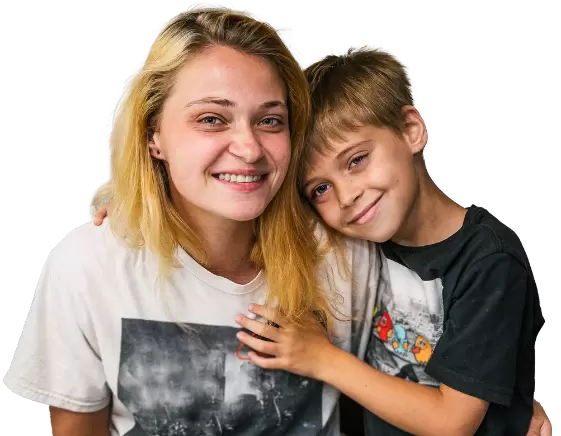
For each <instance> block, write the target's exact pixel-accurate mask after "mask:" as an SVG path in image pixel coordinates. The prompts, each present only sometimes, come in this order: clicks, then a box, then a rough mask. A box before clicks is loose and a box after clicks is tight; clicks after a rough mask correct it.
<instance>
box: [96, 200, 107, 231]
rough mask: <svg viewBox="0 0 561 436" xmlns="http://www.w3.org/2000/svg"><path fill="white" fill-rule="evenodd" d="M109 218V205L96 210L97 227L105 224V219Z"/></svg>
mask: <svg viewBox="0 0 561 436" xmlns="http://www.w3.org/2000/svg"><path fill="white" fill-rule="evenodd" d="M106 216H107V205H106V204H104V205H102V206H100V208H99V209H98V210H96V212H95V215H94V220H93V222H94V224H95V225H96V226H100V225H101V224H102V223H103V220H104V218H105V217H106Z"/></svg>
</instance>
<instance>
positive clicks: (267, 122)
mask: <svg viewBox="0 0 561 436" xmlns="http://www.w3.org/2000/svg"><path fill="white" fill-rule="evenodd" d="M260 123H261V124H263V125H264V126H267V127H276V126H278V125H279V124H281V120H279V119H278V118H273V117H268V118H263V119H262V120H261V121H260Z"/></svg>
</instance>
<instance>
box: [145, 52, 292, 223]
mask: <svg viewBox="0 0 561 436" xmlns="http://www.w3.org/2000/svg"><path fill="white" fill-rule="evenodd" d="M149 146H150V153H151V155H152V156H153V157H155V158H157V159H161V160H163V161H164V162H165V164H166V167H167V170H168V174H169V179H170V189H171V196H172V201H173V202H174V204H175V205H176V207H178V209H179V210H180V211H184V212H185V213H187V214H188V216H189V218H191V219H195V220H196V221H197V222H198V223H199V224H201V223H205V222H207V221H208V220H215V219H216V218H222V219H225V220H230V221H249V220H253V219H255V218H257V217H258V216H259V215H261V214H262V213H263V211H264V210H265V208H266V207H267V205H268V204H269V202H270V201H271V200H272V199H273V197H274V196H275V194H276V193H277V192H278V190H279V188H280V186H281V184H282V182H283V180H284V177H285V175H286V172H287V169H288V164H289V161H290V131H289V125H288V109H287V94H286V89H285V86H284V83H283V81H282V80H281V79H280V77H279V75H278V73H277V72H276V70H275V68H274V67H273V66H272V65H270V64H269V63H268V62H267V61H266V60H264V59H262V58H259V57H256V56H251V55H247V54H244V53H241V52H239V51H237V50H234V49H232V48H229V47H223V46H217V47H212V48H210V49H207V50H205V51H203V52H202V53H200V54H198V55H196V56H195V57H194V58H193V59H192V60H191V61H189V62H188V63H187V64H186V65H185V66H184V67H183V68H182V69H181V70H180V72H179V74H178V76H177V78H176V83H175V85H174V88H173V90H172V91H171V94H170V96H169V97H168V99H167V100H166V102H165V103H164V107H163V110H162V113H161V116H160V120H159V124H158V126H157V129H156V133H155V134H154V137H153V140H152V141H151V142H150V144H149Z"/></svg>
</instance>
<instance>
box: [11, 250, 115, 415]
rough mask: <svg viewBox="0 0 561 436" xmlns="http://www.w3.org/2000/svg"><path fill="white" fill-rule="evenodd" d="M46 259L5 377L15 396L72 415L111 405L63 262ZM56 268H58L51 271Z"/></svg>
mask: <svg viewBox="0 0 561 436" xmlns="http://www.w3.org/2000/svg"><path fill="white" fill-rule="evenodd" d="M53 257H56V256H53V253H51V255H50V256H49V259H47V262H46V264H45V266H44V267H43V271H42V273H41V276H40V279H39V283H38V285H37V289H36V291H35V296H34V299H33V303H32V305H31V309H30V312H29V314H28V317H27V320H26V322H25V326H24V329H23V333H22V335H21V337H20V340H19V343H18V346H17V349H16V352H15V355H14V358H13V360H12V364H11V366H10V369H9V371H8V373H7V375H6V377H5V378H4V383H5V384H6V386H7V387H8V388H9V389H10V390H12V391H13V392H14V393H16V394H18V395H21V396H22V397H25V398H28V399H30V400H33V401H37V402H40V403H44V404H47V405H49V406H55V407H58V408H62V409H66V410H71V411H75V412H95V411H98V410H101V409H103V408H104V407H105V406H107V404H109V400H110V394H109V389H108V387H107V384H106V379H105V374H104V370H103V365H102V363H101V360H100V358H99V356H98V354H97V353H96V352H95V351H94V348H93V347H92V344H91V343H90V342H89V341H88V339H87V337H86V335H85V334H84V330H83V328H82V326H83V325H85V323H87V319H86V317H87V310H86V308H85V307H84V305H83V304H81V299H80V298H79V295H77V292H72V291H76V289H73V288H72V286H73V283H72V279H71V275H70V274H69V273H66V274H64V275H63V276H61V274H58V273H57V268H60V267H62V265H60V263H61V259H56V260H55V259H53ZM55 267H57V268H55Z"/></svg>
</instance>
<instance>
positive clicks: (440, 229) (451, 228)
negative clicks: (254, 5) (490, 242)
mask: <svg viewBox="0 0 561 436" xmlns="http://www.w3.org/2000/svg"><path fill="white" fill-rule="evenodd" d="M418 174H419V191H418V192H417V198H416V200H415V202H414V204H413V207H412V209H411V211H410V212H409V215H408V217H407V218H406V220H405V222H404V223H403V225H402V226H401V228H400V229H399V230H398V232H397V233H396V234H395V235H394V236H393V237H392V238H391V240H392V242H395V243H396V244H399V245H405V246H411V247H421V246H425V245H431V244H436V243H438V242H441V241H444V240H445V239H447V238H449V237H450V236H452V235H453V234H454V233H456V232H457V231H458V230H460V228H461V227H462V225H463V223H464V218H465V216H466V212H467V211H466V209H465V208H463V207H462V206H460V205H459V204H457V203H456V202H454V201H453V200H452V199H451V198H449V197H448V196H447V195H446V194H444V192H442V191H441V190H440V189H439V188H438V186H436V184H435V183H434V182H433V181H432V179H431V178H430V176H429V174H428V172H427V170H426V167H425V165H424V162H423V163H422V164H420V165H419V173H418Z"/></svg>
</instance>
